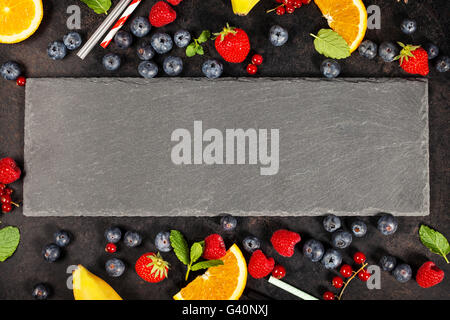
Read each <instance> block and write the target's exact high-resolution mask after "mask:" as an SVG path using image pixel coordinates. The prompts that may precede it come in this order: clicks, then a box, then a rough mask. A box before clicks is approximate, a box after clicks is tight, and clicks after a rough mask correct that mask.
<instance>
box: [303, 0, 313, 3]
mask: <svg viewBox="0 0 450 320" xmlns="http://www.w3.org/2000/svg"><path fill="white" fill-rule="evenodd" d="M302 2H303V4H310V3H311V0H302Z"/></svg>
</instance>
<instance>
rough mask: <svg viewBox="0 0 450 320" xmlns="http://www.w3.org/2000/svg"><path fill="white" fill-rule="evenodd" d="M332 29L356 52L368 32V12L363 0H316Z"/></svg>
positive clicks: (351, 50)
mask: <svg viewBox="0 0 450 320" xmlns="http://www.w3.org/2000/svg"><path fill="white" fill-rule="evenodd" d="M314 2H315V3H316V4H317V6H318V7H319V9H320V11H321V12H322V15H323V16H324V17H325V18H326V19H327V21H328V25H329V26H330V28H331V29H333V30H334V31H336V32H337V33H339V34H340V35H341V36H342V37H343V38H344V39H345V41H347V43H348V46H349V47H350V52H353V51H355V50H356V49H357V48H358V47H359V45H360V44H361V41H362V40H363V39H364V35H365V34H366V30H367V11H366V7H365V6H364V3H363V2H362V1H361V0H314Z"/></svg>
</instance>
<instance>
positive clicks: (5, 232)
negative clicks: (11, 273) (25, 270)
mask: <svg viewBox="0 0 450 320" xmlns="http://www.w3.org/2000/svg"><path fill="white" fill-rule="evenodd" d="M19 241H20V232H19V229H17V228H16V227H5V228H3V229H1V230H0V261H1V262H3V261H5V260H6V259H8V258H9V257H11V256H12V255H13V253H14V252H15V251H16V249H17V246H18V245H19Z"/></svg>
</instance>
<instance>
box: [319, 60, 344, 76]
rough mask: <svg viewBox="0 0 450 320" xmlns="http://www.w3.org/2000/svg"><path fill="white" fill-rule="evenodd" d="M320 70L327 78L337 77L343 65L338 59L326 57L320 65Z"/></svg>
mask: <svg viewBox="0 0 450 320" xmlns="http://www.w3.org/2000/svg"><path fill="white" fill-rule="evenodd" d="M320 71H321V72H322V74H323V75H324V76H325V77H327V78H336V77H337V76H338V75H339V74H340V73H341V66H340V65H339V63H338V62H337V61H336V60H333V59H325V60H323V62H322V64H321V65H320Z"/></svg>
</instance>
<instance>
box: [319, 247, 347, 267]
mask: <svg viewBox="0 0 450 320" xmlns="http://www.w3.org/2000/svg"><path fill="white" fill-rule="evenodd" d="M321 262H322V264H323V266H324V267H325V268H326V269H336V268H337V267H339V266H340V265H341V263H342V254H341V253H340V252H339V251H337V250H334V249H328V250H327V251H326V252H325V254H324V255H323V257H322V260H321Z"/></svg>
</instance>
